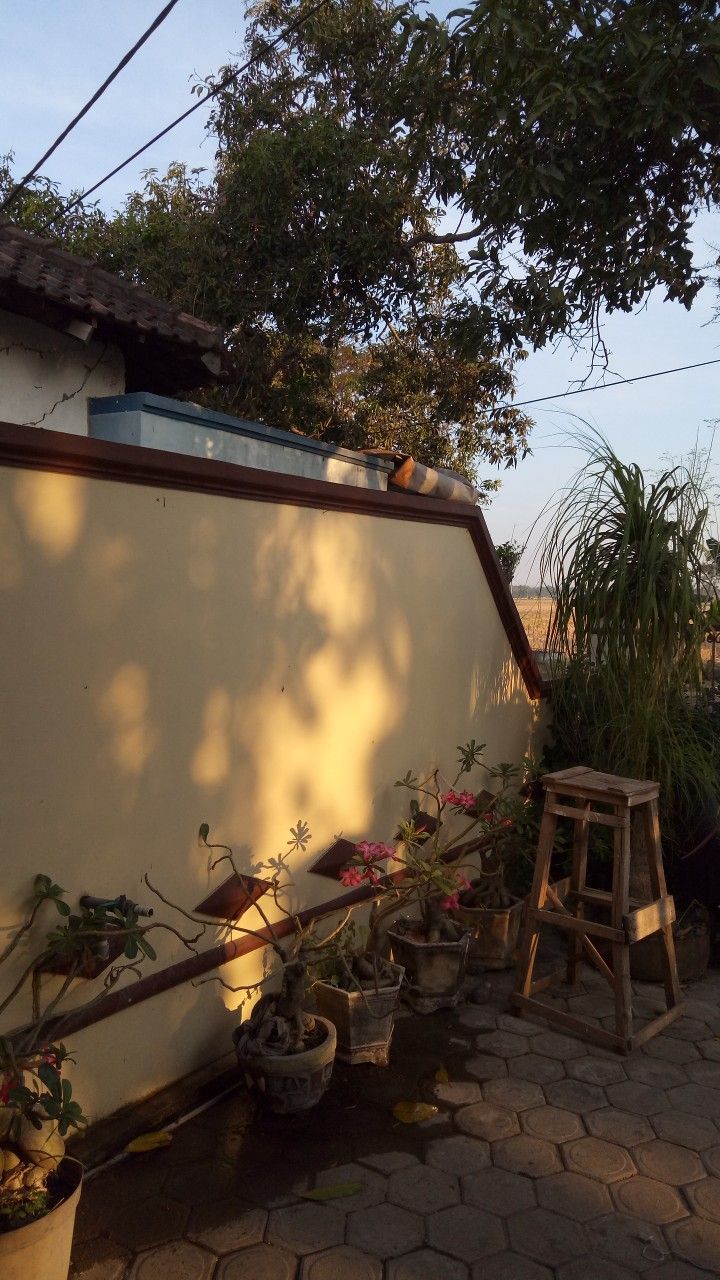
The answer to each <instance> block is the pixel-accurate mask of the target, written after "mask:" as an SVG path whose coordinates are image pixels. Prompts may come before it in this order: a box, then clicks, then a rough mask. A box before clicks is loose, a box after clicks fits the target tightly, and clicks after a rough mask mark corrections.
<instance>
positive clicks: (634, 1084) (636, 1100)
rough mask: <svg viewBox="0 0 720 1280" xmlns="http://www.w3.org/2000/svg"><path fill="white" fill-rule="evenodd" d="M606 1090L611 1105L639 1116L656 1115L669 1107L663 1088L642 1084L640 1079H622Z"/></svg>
mask: <svg viewBox="0 0 720 1280" xmlns="http://www.w3.org/2000/svg"><path fill="white" fill-rule="evenodd" d="M686 1087H689V1086H686ZM605 1092H606V1093H607V1097H608V1102H609V1103H610V1104H611V1106H613V1107H620V1109H621V1110H622V1111H633V1112H635V1114H636V1115H639V1116H654V1115H657V1113H658V1111H666V1110H667V1108H668V1099H667V1095H666V1094H665V1093H664V1092H663V1090H662V1089H654V1088H652V1087H651V1085H649V1084H641V1083H640V1081H639V1080H621V1081H620V1083H619V1084H609V1085H608V1086H607V1089H606V1091H605ZM688 1109H689V1108H688Z"/></svg>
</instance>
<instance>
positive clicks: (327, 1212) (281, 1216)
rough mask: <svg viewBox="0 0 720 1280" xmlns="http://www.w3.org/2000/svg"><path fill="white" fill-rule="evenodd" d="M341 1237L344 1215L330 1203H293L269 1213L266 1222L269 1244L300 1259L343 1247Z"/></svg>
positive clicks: (343, 1227) (343, 1232)
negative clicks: (333, 1247) (297, 1255)
mask: <svg viewBox="0 0 720 1280" xmlns="http://www.w3.org/2000/svg"><path fill="white" fill-rule="evenodd" d="M344 1235H345V1218H344V1215H343V1214H342V1213H341V1212H340V1211H339V1210H338V1209H336V1208H335V1207H334V1206H331V1205H329V1204H293V1205H290V1206H289V1207H287V1208H285V1209H273V1210H271V1212H270V1217H269V1219H268V1226H267V1242H268V1244H277V1245H280V1247H281V1248H284V1249H289V1250H290V1251H291V1252H292V1253H298V1254H300V1255H301V1256H302V1255H303V1254H306V1253H316V1252H317V1251H318V1250H320V1249H329V1248H331V1247H332V1245H335V1244H342V1242H343V1237H344Z"/></svg>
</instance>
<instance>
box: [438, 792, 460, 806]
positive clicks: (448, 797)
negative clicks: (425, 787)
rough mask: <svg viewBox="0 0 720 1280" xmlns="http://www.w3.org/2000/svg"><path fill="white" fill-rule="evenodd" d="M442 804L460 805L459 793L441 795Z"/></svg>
mask: <svg viewBox="0 0 720 1280" xmlns="http://www.w3.org/2000/svg"><path fill="white" fill-rule="evenodd" d="M440 803H441V804H459V799H458V795H457V792H455V791H446V792H445V794H444V795H441V797H440Z"/></svg>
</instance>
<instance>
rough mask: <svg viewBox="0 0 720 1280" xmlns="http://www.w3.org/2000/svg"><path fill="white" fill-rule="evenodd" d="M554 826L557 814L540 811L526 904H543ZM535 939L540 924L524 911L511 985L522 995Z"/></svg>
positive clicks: (526, 993)
mask: <svg viewBox="0 0 720 1280" xmlns="http://www.w3.org/2000/svg"><path fill="white" fill-rule="evenodd" d="M556 827H557V817H556V816H555V814H554V813H547V812H544V813H543V816H542V818H541V820H540V837H539V839H538V847H537V853H536V855H535V874H534V876H533V883H532V889H531V890H530V897H529V900H528V905H529V906H530V907H544V906H545V899H546V898H547V887H548V879H549V876H550V859H551V858H552V851H553V845H554V843H555V828H556ZM539 939H540V927H539V925H538V921H537V919H536V918H535V916H534V915H533V914H532V912H531V911H528V912H527V915H526V917H525V930H524V933H523V940H522V946H521V948H520V963H519V967H518V977H517V983H516V985H515V991H516V992H517V993H518V994H519V995H522V996H529V995H530V991H531V988H532V975H533V969H534V967H535V957H536V955H537V948H538V942H539Z"/></svg>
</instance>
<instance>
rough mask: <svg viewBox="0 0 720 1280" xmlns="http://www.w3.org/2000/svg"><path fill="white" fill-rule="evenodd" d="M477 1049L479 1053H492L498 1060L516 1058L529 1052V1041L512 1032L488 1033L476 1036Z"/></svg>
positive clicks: (525, 1037)
mask: <svg viewBox="0 0 720 1280" xmlns="http://www.w3.org/2000/svg"><path fill="white" fill-rule="evenodd" d="M477 1047H478V1049H479V1050H480V1052H481V1053H493V1054H495V1055H496V1057H498V1058H517V1057H518V1056H519V1055H520V1054H521V1053H527V1052H528V1051H529V1049H530V1041H529V1039H528V1037H527V1036H520V1035H518V1034H517V1033H516V1032H514V1031H489V1032H488V1033H487V1035H484V1036H478V1039H477Z"/></svg>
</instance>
